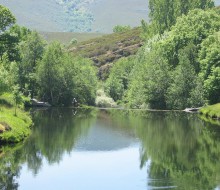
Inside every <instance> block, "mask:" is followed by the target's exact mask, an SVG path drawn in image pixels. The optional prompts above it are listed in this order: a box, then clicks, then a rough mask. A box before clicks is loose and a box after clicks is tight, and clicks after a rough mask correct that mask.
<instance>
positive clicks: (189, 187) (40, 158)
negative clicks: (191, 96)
mask: <svg viewBox="0 0 220 190" xmlns="http://www.w3.org/2000/svg"><path fill="white" fill-rule="evenodd" d="M32 114H33V119H34V123H35V125H34V127H33V129H32V134H31V136H30V137H29V138H28V139H27V140H26V141H25V142H23V143H21V144H19V145H16V146H15V147H2V148H1V149H0V150H1V151H0V189H5V190H6V189H7V190H13V189H21V190H43V189H47V190H48V189H49V190H73V189H74V190H148V189H149V190H150V189H184V190H195V189H198V190H201V189H204V190H206V189H213V190H219V189H220V126H219V127H218V126H215V125H212V124H208V123H205V122H204V121H202V120H201V119H199V116H198V115H196V114H186V113H181V112H147V111H121V110H82V109H77V110H74V109H52V110H38V111H37V110H35V111H33V113H32Z"/></svg>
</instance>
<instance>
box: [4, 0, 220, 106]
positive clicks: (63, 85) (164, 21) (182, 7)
mask: <svg viewBox="0 0 220 190" xmlns="http://www.w3.org/2000/svg"><path fill="white" fill-rule="evenodd" d="M149 9H150V15H149V17H150V22H149V23H147V22H146V21H144V20H142V21H141V28H142V32H141V35H140V37H141V38H142V39H143V41H144V43H143V46H142V47H141V48H140V49H139V50H138V52H137V53H136V54H135V55H132V56H129V57H124V58H121V59H119V60H118V61H116V62H115V63H114V64H113V67H112V68H111V70H110V74H109V76H108V78H107V79H106V80H105V81H104V82H103V81H99V80H98V77H97V72H98V70H97V67H95V66H94V63H93V61H91V60H90V59H87V58H84V57H82V56H80V55H75V54H72V53H71V52H70V51H68V48H67V47H65V46H64V45H62V44H60V43H59V42H52V43H47V42H46V41H45V40H44V39H43V38H42V37H41V35H40V34H39V33H38V32H36V31H31V30H29V29H27V28H25V27H21V26H18V25H17V24H16V19H15V17H14V16H13V15H12V13H11V12H10V10H9V9H7V8H6V7H4V6H0V14H1V15H2V18H3V19H2V21H1V23H0V32H1V35H0V41H1V43H0V58H1V60H0V67H1V69H0V94H4V93H11V94H14V96H15V97H17V98H16V100H19V97H20V96H21V97H23V96H24V97H29V98H37V99H39V100H42V101H46V102H49V103H50V104H51V105H53V106H70V105H71V104H72V100H73V99H74V98H75V99H77V101H78V102H79V103H80V104H81V105H95V100H96V96H97V95H96V92H97V90H98V89H100V88H104V91H105V93H106V94H107V95H108V96H110V97H111V98H112V99H113V100H114V101H115V102H116V103H117V104H118V105H120V106H123V107H127V108H151V109H178V110H179V109H184V108H186V107H200V106H203V105H205V104H214V103H217V102H220V67H219V66H220V65H219V64H220V49H219V46H220V33H219V29H220V22H219V20H220V10H219V9H218V8H217V7H215V5H214V2H213V1H212V0H195V1H192V2H189V1H188V2H187V3H186V2H184V3H183V2H182V1H180V0H175V1H174V2H173V1H171V0H159V1H158V0H157V1H156V0H150V1H149ZM117 27H119V29H120V30H119V31H117V32H119V33H123V32H126V31H127V30H130V28H127V27H125V31H124V30H123V27H120V26H117Z"/></svg>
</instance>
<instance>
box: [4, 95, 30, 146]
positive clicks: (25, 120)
mask: <svg viewBox="0 0 220 190" xmlns="http://www.w3.org/2000/svg"><path fill="white" fill-rule="evenodd" d="M0 124H1V128H2V131H3V132H2V133H0V141H1V142H7V143H15V142H19V141H21V140H23V139H24V138H25V137H26V136H28V135H29V133H30V126H31V124H32V120H31V117H30V116H29V114H28V113H26V112H24V111H23V110H21V109H17V110H16V115H15V108H14V107H13V96H12V95H11V94H3V95H2V96H0ZM5 125H7V126H9V128H10V129H8V130H6V129H5Z"/></svg>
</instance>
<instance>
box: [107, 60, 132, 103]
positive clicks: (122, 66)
mask: <svg viewBox="0 0 220 190" xmlns="http://www.w3.org/2000/svg"><path fill="white" fill-rule="evenodd" d="M133 65H134V58H133V57H129V58H122V59H120V60H118V61H117V62H116V63H115V64H114V66H113V68H112V69H111V72H110V75H109V78H108V79H107V81H106V85H105V91H106V92H107V93H108V94H109V95H110V96H111V97H112V98H113V100H114V101H118V100H122V97H123V95H124V93H125V91H126V90H127V88H128V82H129V78H130V73H131V70H132V68H133Z"/></svg>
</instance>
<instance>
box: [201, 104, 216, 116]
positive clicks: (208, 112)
mask: <svg viewBox="0 0 220 190" xmlns="http://www.w3.org/2000/svg"><path fill="white" fill-rule="evenodd" d="M200 113H201V114H203V115H205V116H207V117H210V118H214V119H220V103H218V104H214V105H211V106H207V107H204V108H202V109H201V110H200Z"/></svg>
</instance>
